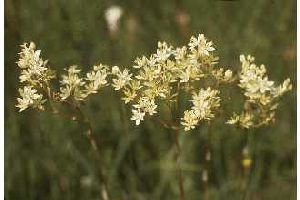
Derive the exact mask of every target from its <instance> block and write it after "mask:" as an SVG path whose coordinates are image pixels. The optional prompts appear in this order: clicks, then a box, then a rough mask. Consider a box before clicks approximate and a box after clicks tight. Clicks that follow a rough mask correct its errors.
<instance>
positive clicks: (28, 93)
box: [16, 86, 46, 112]
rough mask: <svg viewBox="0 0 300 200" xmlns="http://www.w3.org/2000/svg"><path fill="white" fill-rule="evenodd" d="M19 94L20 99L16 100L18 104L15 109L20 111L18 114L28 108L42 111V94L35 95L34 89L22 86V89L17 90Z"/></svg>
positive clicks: (43, 100)
mask: <svg viewBox="0 0 300 200" xmlns="http://www.w3.org/2000/svg"><path fill="white" fill-rule="evenodd" d="M19 93H20V96H21V98H17V101H18V104H17V105H16V107H18V108H19V109H20V110H19V112H22V111H24V110H26V109H27V108H29V107H32V108H38V109H40V110H43V109H44V107H43V103H44V102H45V101H46V100H45V99H43V95H42V94H39V93H37V90H36V89H33V88H32V87H31V86H24V87H23V89H22V88H20V89H19Z"/></svg>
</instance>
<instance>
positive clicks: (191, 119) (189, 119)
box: [181, 110, 199, 131]
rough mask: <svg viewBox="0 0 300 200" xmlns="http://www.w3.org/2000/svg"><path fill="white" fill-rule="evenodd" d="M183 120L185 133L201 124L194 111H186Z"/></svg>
mask: <svg viewBox="0 0 300 200" xmlns="http://www.w3.org/2000/svg"><path fill="white" fill-rule="evenodd" d="M181 120H182V121H181V124H182V125H183V126H184V130H185V131H189V130H191V129H194V128H195V127H196V125H197V124H198V122H199V119H198V116H197V114H196V113H195V111H194V110H186V111H184V115H183V118H182V119H181Z"/></svg>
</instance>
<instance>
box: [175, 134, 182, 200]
mask: <svg viewBox="0 0 300 200" xmlns="http://www.w3.org/2000/svg"><path fill="white" fill-rule="evenodd" d="M179 133H180V130H179V129H177V130H175V143H176V170H177V180H178V188H179V192H180V200H184V188H183V177H182V171H181V148H180V143H179Z"/></svg>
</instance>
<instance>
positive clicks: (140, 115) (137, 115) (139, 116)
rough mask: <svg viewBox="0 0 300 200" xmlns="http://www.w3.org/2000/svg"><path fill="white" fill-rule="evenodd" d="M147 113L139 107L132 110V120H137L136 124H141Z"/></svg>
mask: <svg viewBox="0 0 300 200" xmlns="http://www.w3.org/2000/svg"><path fill="white" fill-rule="evenodd" d="M144 116H145V113H144V112H141V111H140V110H139V109H137V110H132V117H131V120H133V121H135V124H136V125H140V123H141V121H143V120H144Z"/></svg>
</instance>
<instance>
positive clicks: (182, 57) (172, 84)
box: [112, 34, 233, 130]
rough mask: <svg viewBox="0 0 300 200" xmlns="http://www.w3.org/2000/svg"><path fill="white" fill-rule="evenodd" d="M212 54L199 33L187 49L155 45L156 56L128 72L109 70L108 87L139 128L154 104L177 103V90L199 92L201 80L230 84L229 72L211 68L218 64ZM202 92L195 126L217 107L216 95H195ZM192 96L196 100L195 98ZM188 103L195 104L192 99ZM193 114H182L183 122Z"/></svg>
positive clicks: (211, 92)
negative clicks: (119, 97) (128, 105)
mask: <svg viewBox="0 0 300 200" xmlns="http://www.w3.org/2000/svg"><path fill="white" fill-rule="evenodd" d="M214 51H215V48H214V47H213V43H212V42H211V41H207V39H206V38H205V37H204V35H203V34H199V35H198V37H197V38H196V37H192V38H191V39H190V42H189V43H188V47H187V46H183V47H179V48H174V47H173V46H171V45H168V44H167V43H166V42H158V48H157V50H156V53H154V54H151V55H150V56H149V57H145V56H142V57H140V58H137V59H136V60H135V61H134V66H133V67H132V68H133V69H131V71H132V73H131V72H130V71H129V70H128V69H124V70H123V71H122V70H120V69H119V67H116V66H115V67H113V68H112V74H113V75H115V77H116V78H114V79H113V84H112V86H113V87H114V88H115V90H121V91H122V93H123V95H124V96H123V98H122V99H123V100H124V101H125V103H131V104H132V107H133V108H132V113H133V116H132V118H131V120H133V121H135V122H136V124H137V125H139V124H140V121H142V120H144V117H145V116H147V115H153V114H155V113H157V110H156V109H157V107H158V101H162V102H165V103H166V104H171V103H173V102H176V101H178V99H177V97H178V95H179V92H181V91H185V92H187V93H188V94H192V93H193V92H195V91H199V89H197V87H198V85H197V83H196V82H197V81H200V80H202V79H203V80H204V79H206V78H213V79H214V80H217V81H223V82H231V81H232V80H233V78H232V72H231V71H230V70H226V71H224V69H222V68H219V69H215V68H214V66H215V65H216V64H217V63H218V62H217V61H218V57H216V56H214V54H213V52H214ZM205 92H206V93H209V95H211V96H208V97H207V98H208V99H203V101H204V104H208V105H207V108H200V107H199V109H198V110H199V112H200V113H198V112H197V117H196V116H194V119H195V118H197V123H198V122H199V121H200V120H201V119H208V118H210V117H213V115H212V113H211V109H214V108H216V107H218V106H217V105H218V104H219V100H216V99H217V98H216V97H215V95H216V94H217V93H218V92H216V91H215V90H211V89H210V88H209V89H207V90H200V93H199V95H205V94H204V93H205ZM193 97H195V98H197V95H194V96H193ZM199 98H200V97H199ZM201 98H204V97H203V96H202V97H201ZM192 102H194V103H196V99H194V100H192ZM212 103H215V105H214V104H212ZM199 104H200V103H199ZM205 106H206V105H205ZM195 107H196V106H195ZM193 112H194V111H188V112H185V117H184V119H186V120H192V115H193ZM202 112H204V113H202ZM188 115H190V117H188ZM197 123H196V122H195V123H193V124H194V125H196V124H197ZM182 124H183V125H185V126H187V127H190V128H187V127H186V129H185V130H189V129H191V126H190V125H188V124H190V123H187V122H185V123H182Z"/></svg>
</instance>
